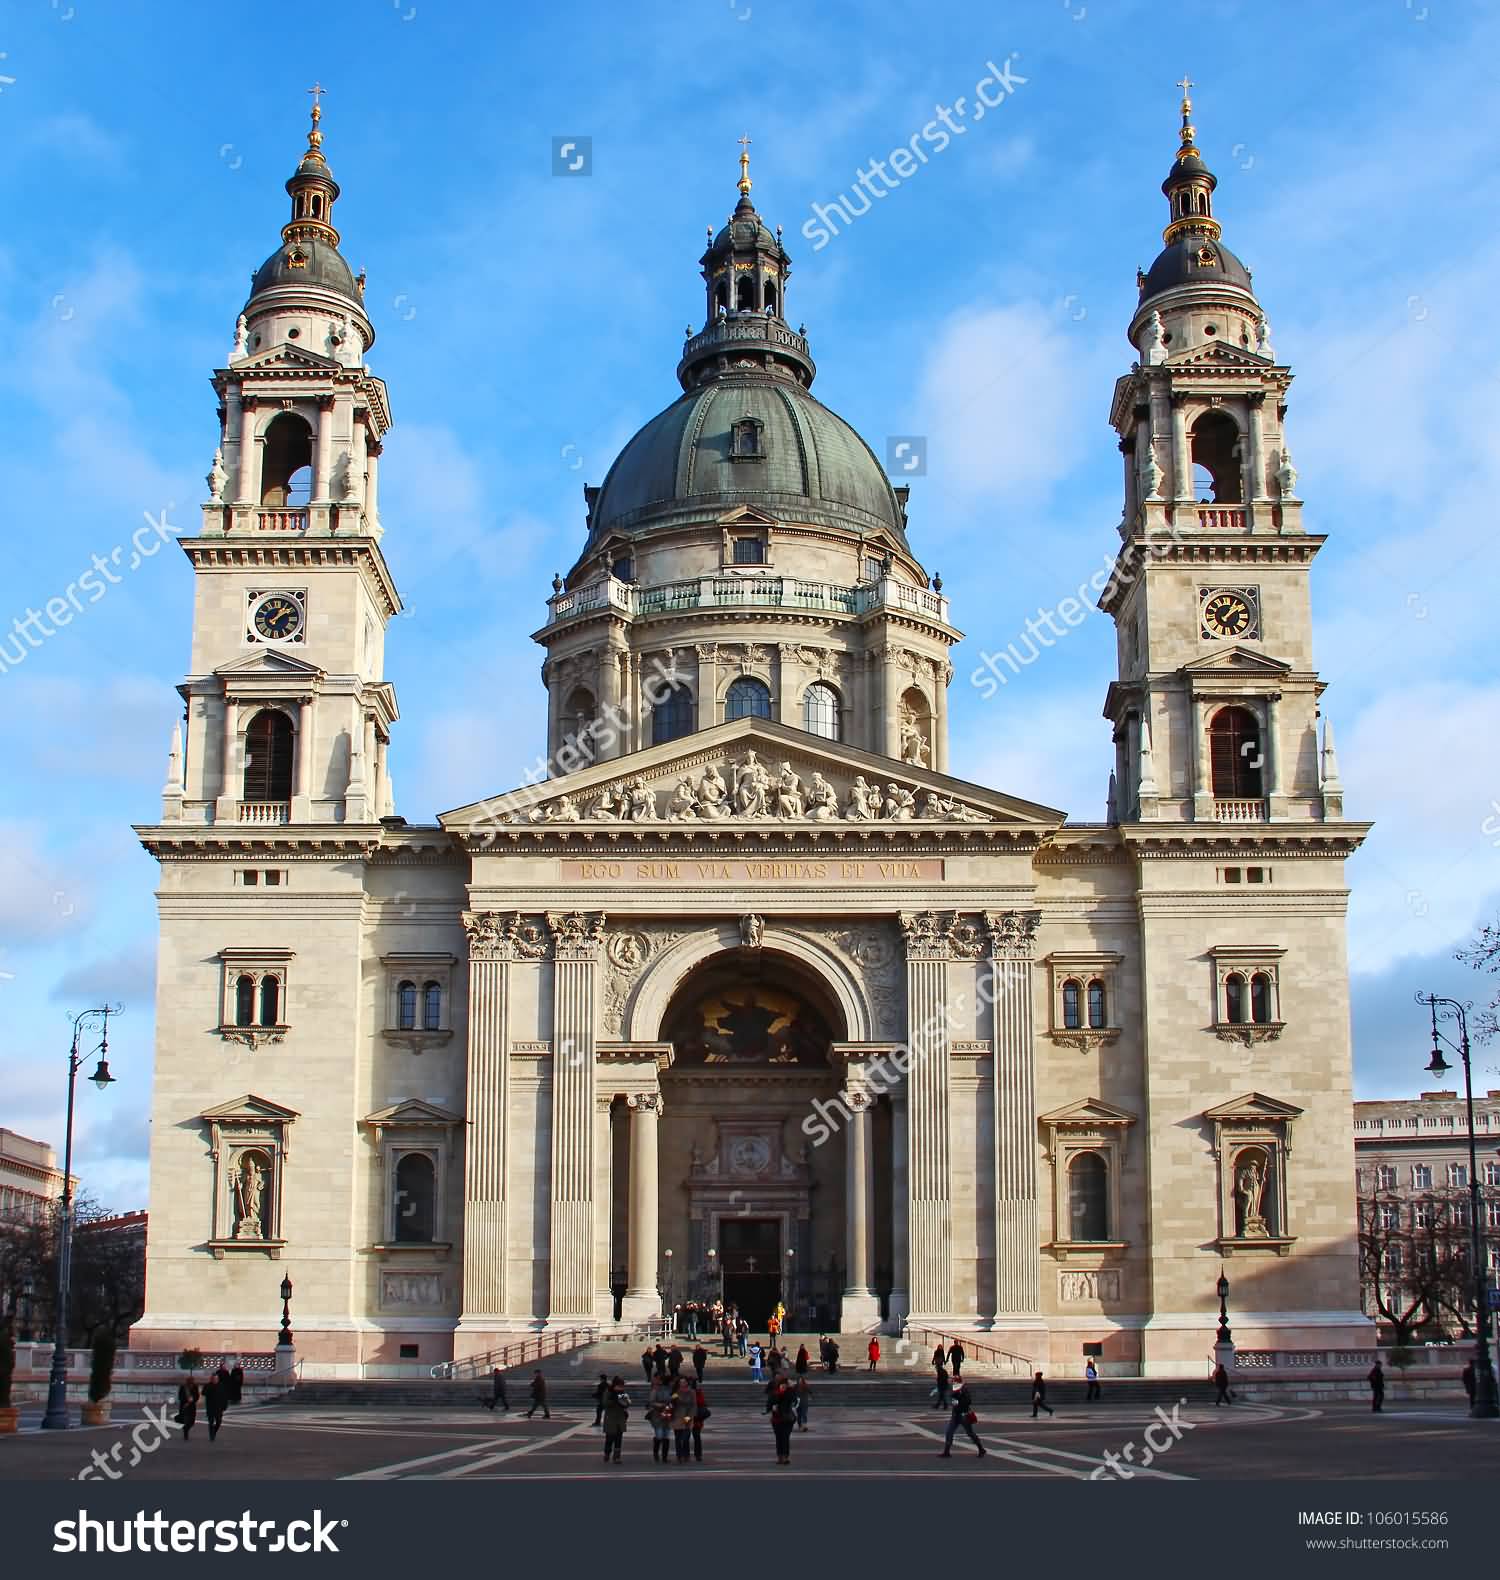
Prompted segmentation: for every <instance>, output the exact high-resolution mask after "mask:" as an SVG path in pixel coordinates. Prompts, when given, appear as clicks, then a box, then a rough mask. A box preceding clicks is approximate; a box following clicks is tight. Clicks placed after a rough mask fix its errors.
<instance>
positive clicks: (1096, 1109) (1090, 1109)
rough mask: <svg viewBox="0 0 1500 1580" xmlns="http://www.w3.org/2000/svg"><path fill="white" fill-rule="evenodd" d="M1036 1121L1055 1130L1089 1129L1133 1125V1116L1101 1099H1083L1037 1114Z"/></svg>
mask: <svg viewBox="0 0 1500 1580" xmlns="http://www.w3.org/2000/svg"><path fill="white" fill-rule="evenodd" d="M1037 1121H1038V1123H1039V1124H1043V1125H1052V1126H1054V1127H1055V1128H1057V1129H1061V1128H1062V1127H1063V1126H1065V1125H1085V1126H1089V1127H1098V1126H1104V1125H1133V1124H1134V1123H1135V1115H1134V1114H1127V1113H1126V1112H1125V1110H1124V1109H1123V1108H1115V1107H1113V1106H1112V1105H1111V1104H1109V1103H1106V1102H1105V1101H1104V1100H1103V1099H1102V1098H1098V1097H1085V1098H1082V1099H1081V1100H1080V1101H1079V1102H1076V1103H1069V1104H1068V1105H1067V1106H1066V1107H1064V1108H1054V1109H1053V1110H1052V1112H1051V1113H1050V1114H1038V1115H1037Z"/></svg>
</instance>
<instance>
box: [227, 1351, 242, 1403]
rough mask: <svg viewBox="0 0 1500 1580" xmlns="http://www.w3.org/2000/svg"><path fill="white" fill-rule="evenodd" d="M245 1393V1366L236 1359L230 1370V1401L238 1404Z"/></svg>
mask: <svg viewBox="0 0 1500 1580" xmlns="http://www.w3.org/2000/svg"><path fill="white" fill-rule="evenodd" d="M244 1393H245V1368H244V1367H243V1366H241V1365H240V1363H239V1362H238V1361H235V1363H234V1365H233V1367H232V1368H231V1369H230V1372H229V1402H230V1404H238V1403H239V1402H240V1400H241V1399H242V1398H243V1397H244Z"/></svg>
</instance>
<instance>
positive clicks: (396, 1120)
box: [364, 1097, 464, 1130]
mask: <svg viewBox="0 0 1500 1580" xmlns="http://www.w3.org/2000/svg"><path fill="white" fill-rule="evenodd" d="M463 1122H464V1120H463V1115H462V1114H454V1113H450V1112H449V1111H448V1110H447V1109H446V1108H439V1107H438V1106H437V1104H436V1103H424V1102H423V1101H422V1099H421V1098H420V1097H409V1098H408V1099H407V1100H406V1101H405V1102H404V1103H393V1104H392V1105H391V1106H390V1107H389V1108H379V1109H377V1110H376V1111H375V1112H374V1113H373V1114H366V1115H365V1118H364V1123H365V1124H367V1125H369V1126H370V1127H371V1128H372V1129H374V1130H397V1129H402V1128H405V1129H412V1128H420V1129H442V1130H449V1129H451V1128H452V1127H453V1126H454V1125H461V1124H462V1123H463Z"/></svg>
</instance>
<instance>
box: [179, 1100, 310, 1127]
mask: <svg viewBox="0 0 1500 1580" xmlns="http://www.w3.org/2000/svg"><path fill="white" fill-rule="evenodd" d="M198 1117H199V1119H212V1120H217V1121H218V1123H219V1124H224V1123H226V1122H232V1121H235V1120H239V1121H241V1122H242V1123H247V1124H265V1123H267V1122H270V1123H274V1124H289V1123H290V1122H291V1121H292V1120H294V1119H296V1118H297V1117H298V1114H297V1110H296V1109H295V1108H283V1107H282V1106H281V1104H280V1103H273V1102H272V1101H271V1100H270V1099H269V1098H266V1097H257V1096H256V1095H255V1094H254V1092H246V1093H245V1094H244V1096H243V1097H236V1098H235V1099H234V1100H233V1101H232V1102H228V1103H219V1104H217V1105H216V1106H215V1107H213V1108H205V1109H204V1110H203V1112H202V1113H201V1114H199V1115H198Z"/></svg>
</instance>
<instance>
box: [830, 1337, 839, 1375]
mask: <svg viewBox="0 0 1500 1580" xmlns="http://www.w3.org/2000/svg"><path fill="white" fill-rule="evenodd" d="M838 1369H839V1343H838V1340H837V1339H829V1341H828V1370H829V1371H830V1372H836V1371H837V1370H838Z"/></svg>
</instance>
